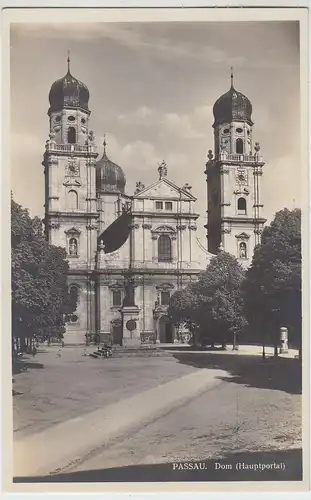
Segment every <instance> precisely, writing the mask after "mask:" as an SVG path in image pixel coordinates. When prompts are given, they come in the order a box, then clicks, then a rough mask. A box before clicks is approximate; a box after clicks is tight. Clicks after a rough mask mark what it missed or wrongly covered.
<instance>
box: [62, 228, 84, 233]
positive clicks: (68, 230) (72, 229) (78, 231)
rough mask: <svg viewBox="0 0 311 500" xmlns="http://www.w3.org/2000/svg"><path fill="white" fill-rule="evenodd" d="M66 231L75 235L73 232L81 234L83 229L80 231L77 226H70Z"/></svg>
mask: <svg viewBox="0 0 311 500" xmlns="http://www.w3.org/2000/svg"><path fill="white" fill-rule="evenodd" d="M65 233H66V234H72V235H73V234H77V235H79V234H81V231H80V230H79V229H77V228H75V227H72V228H70V229H67V230H66V231H65Z"/></svg>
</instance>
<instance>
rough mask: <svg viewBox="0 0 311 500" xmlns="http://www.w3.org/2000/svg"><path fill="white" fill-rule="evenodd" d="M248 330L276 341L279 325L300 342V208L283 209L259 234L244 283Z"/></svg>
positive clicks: (268, 339)
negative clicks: (259, 242) (257, 243)
mask: <svg viewBox="0 0 311 500" xmlns="http://www.w3.org/2000/svg"><path fill="white" fill-rule="evenodd" d="M243 295H244V301H245V311H246V315H247V317H248V320H249V324H250V326H251V332H252V334H253V336H254V337H255V338H256V339H261V341H262V342H263V344H266V343H267V342H273V344H274V345H275V353H276V354H277V344H278V340H279V331H280V327H281V326H286V327H288V328H289V332H290V334H291V340H292V342H293V343H294V344H296V345H298V346H299V345H300V342H301V211H300V210H299V209H296V210H288V209H284V210H281V211H279V212H277V213H276V215H275V218H274V220H273V221H272V222H271V224H270V225H269V226H266V227H265V228H264V230H263V233H262V238H261V244H260V245H258V246H257V247H256V248H255V251H254V256H253V260H252V264H251V266H250V268H249V269H248V271H247V273H246V280H245V283H244V286H243Z"/></svg>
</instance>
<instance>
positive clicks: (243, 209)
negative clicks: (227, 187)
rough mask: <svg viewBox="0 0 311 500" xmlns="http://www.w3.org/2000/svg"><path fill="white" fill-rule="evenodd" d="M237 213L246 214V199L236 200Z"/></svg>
mask: <svg viewBox="0 0 311 500" xmlns="http://www.w3.org/2000/svg"><path fill="white" fill-rule="evenodd" d="M238 213H239V214H242V215H245V214H246V199H245V198H239V199H238Z"/></svg>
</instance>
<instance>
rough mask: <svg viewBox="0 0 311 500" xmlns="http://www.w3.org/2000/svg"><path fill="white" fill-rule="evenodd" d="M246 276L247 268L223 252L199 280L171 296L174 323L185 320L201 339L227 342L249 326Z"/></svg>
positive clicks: (212, 260) (171, 316) (170, 308)
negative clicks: (244, 293) (244, 292)
mask: <svg viewBox="0 0 311 500" xmlns="http://www.w3.org/2000/svg"><path fill="white" fill-rule="evenodd" d="M243 279H244V270H243V268H242V267H241V266H240V264H239V263H238V261H237V259H236V258H235V257H233V256H232V255H230V254H229V253H226V252H220V253H219V254H218V255H216V256H215V257H213V258H212V259H211V261H210V264H209V266H208V268H207V270H206V271H205V272H204V273H202V275H201V276H200V277H199V280H198V281H197V282H196V283H193V284H191V285H190V286H188V287H186V288H185V289H183V290H178V291H177V292H175V293H174V294H173V295H172V297H171V300H170V304H169V309H168V314H169V316H170V318H171V320H172V322H173V323H174V324H175V325H177V324H178V325H179V324H181V323H184V324H185V325H186V326H187V327H188V328H189V329H190V330H191V331H194V330H199V332H200V333H199V337H200V342H203V341H205V342H209V343H211V344H214V343H216V342H218V343H222V344H223V343H226V342H228V341H229V340H231V339H232V338H233V335H234V334H236V333H239V332H241V331H242V330H243V329H244V327H245V325H246V320H245V318H244V315H243V299H242V296H241V284H242V281H243ZM204 339H205V340H204Z"/></svg>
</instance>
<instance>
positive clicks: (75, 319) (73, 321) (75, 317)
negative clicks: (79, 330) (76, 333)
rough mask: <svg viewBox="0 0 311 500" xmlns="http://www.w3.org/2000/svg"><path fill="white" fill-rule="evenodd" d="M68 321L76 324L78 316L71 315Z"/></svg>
mask: <svg viewBox="0 0 311 500" xmlns="http://www.w3.org/2000/svg"><path fill="white" fill-rule="evenodd" d="M70 321H71V323H76V322H77V321H78V316H77V315H76V314H72V315H71V318H70Z"/></svg>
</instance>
